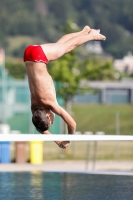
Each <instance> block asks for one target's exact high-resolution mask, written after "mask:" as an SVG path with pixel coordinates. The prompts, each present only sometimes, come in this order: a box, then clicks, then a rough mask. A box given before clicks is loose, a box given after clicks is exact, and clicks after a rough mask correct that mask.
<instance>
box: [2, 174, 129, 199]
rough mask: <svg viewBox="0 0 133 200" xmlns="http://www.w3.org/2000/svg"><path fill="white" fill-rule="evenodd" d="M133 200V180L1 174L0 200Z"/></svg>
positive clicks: (99, 176)
mask: <svg viewBox="0 0 133 200" xmlns="http://www.w3.org/2000/svg"><path fill="white" fill-rule="evenodd" d="M21 199H23V200H133V176H117V175H93V174H84V173H77V174H76V173H58V172H39V171H38V172H37V171H36V172H14V173H11V172H8V173H7V172H4V173H3V172H1V173H0V200H21Z"/></svg>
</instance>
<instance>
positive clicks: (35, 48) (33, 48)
mask: <svg viewBox="0 0 133 200" xmlns="http://www.w3.org/2000/svg"><path fill="white" fill-rule="evenodd" d="M25 61H32V62H43V63H46V64H48V59H47V57H46V55H45V53H44V52H43V50H42V47H41V46H40V45H30V46H28V47H27V48H26V49H25V52H24V62H25Z"/></svg>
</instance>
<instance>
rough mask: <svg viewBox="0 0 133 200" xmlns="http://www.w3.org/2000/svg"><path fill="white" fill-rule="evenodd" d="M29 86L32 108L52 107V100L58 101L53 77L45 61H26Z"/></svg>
mask: <svg viewBox="0 0 133 200" xmlns="http://www.w3.org/2000/svg"><path fill="white" fill-rule="evenodd" d="M25 64H26V71H27V75H28V81H29V88H30V92H31V109H32V111H33V110H36V109H47V108H48V109H50V102H57V101H56V92H55V87H54V83H53V80H52V77H51V76H50V75H49V73H48V71H47V67H46V64H45V63H36V62H31V61H26V62H25Z"/></svg>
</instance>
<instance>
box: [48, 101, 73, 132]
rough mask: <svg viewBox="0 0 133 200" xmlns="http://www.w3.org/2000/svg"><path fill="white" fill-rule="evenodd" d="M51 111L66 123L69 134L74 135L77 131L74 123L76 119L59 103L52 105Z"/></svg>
mask: <svg viewBox="0 0 133 200" xmlns="http://www.w3.org/2000/svg"><path fill="white" fill-rule="evenodd" d="M51 110H52V111H53V112H54V113H55V114H57V115H59V116H61V118H62V119H63V120H64V121H65V122H66V124H67V129H68V134H74V132H75V130H76V122H75V121H74V119H73V118H72V117H71V116H70V115H69V114H68V113H67V112H66V111H65V110H64V109H63V108H62V107H60V106H59V105H58V104H57V103H52V104H51Z"/></svg>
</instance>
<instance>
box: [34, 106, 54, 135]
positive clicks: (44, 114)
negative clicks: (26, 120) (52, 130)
mask: <svg viewBox="0 0 133 200" xmlns="http://www.w3.org/2000/svg"><path fill="white" fill-rule="evenodd" d="M53 121H54V114H53V113H52V112H51V111H50V110H36V111H35V112H34V113H33V116H32V122H33V124H34V125H35V127H36V129H37V130H39V131H41V132H43V131H46V130H48V129H49V127H50V125H51V124H53Z"/></svg>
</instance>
